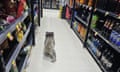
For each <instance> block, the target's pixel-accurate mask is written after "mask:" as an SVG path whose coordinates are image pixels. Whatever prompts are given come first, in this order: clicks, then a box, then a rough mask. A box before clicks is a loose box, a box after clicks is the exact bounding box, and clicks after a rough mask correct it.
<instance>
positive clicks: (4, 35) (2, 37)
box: [0, 11, 28, 44]
mask: <svg viewBox="0 0 120 72" xmlns="http://www.w3.org/2000/svg"><path fill="white" fill-rule="evenodd" d="M27 16H28V11H25V12H24V14H23V15H22V16H21V17H19V18H18V19H17V20H16V21H14V22H13V23H11V25H10V26H9V28H7V29H6V30H5V31H3V32H2V33H1V34H0V44H2V43H3V42H4V40H5V39H6V38H7V34H8V32H10V33H11V32H13V31H14V30H15V29H16V25H17V24H18V23H19V22H23V20H24V19H25V18H26V17H27Z"/></svg>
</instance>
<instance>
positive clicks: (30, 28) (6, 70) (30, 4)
mask: <svg viewBox="0 0 120 72" xmlns="http://www.w3.org/2000/svg"><path fill="white" fill-rule="evenodd" d="M2 2H3V1H2ZM6 2H7V1H6ZM17 2H18V3H17V4H18V5H19V3H21V4H22V2H21V0H20V1H17ZM40 2H41V1H39V0H35V1H34V0H29V1H28V0H26V1H24V2H23V4H25V3H26V4H25V6H24V7H23V12H22V14H21V16H20V17H15V20H14V21H13V22H11V23H10V24H9V25H7V27H6V28H5V29H4V30H2V31H1V32H0V47H1V45H2V44H3V43H4V42H5V41H6V40H8V45H9V47H10V45H12V46H13V47H10V48H11V49H10V48H9V49H8V51H9V50H10V51H9V52H8V53H7V49H4V48H3V49H0V54H1V58H0V63H1V64H0V72H11V69H12V70H13V68H14V69H16V70H18V72H23V70H24V69H25V67H26V64H27V61H28V59H29V56H30V52H31V49H32V46H33V45H35V32H34V30H35V27H34V26H35V25H34V24H35V23H34V17H35V16H37V18H38V23H37V24H38V25H39V26H40V18H41V16H42V15H41V14H42V13H41V12H42V9H41V8H42V7H41V6H42V5H41V4H42V3H40ZM3 3H4V2H3ZM18 5H17V6H18ZM18 8H19V7H18ZM36 9H37V10H36ZM16 10H17V9H16ZM21 10H22V7H21ZM22 24H23V25H22ZM17 29H18V30H20V31H18V32H17ZM20 32H21V33H20ZM17 33H19V34H18V35H17ZM8 35H9V36H8ZM22 35H23V37H22ZM17 36H19V37H17ZM20 36H21V38H20ZM9 39H13V40H10V41H9ZM19 39H21V40H20V41H19ZM14 41H15V42H14ZM14 43H15V44H14ZM27 47H28V49H27ZM29 47H30V48H29ZM25 48H26V49H25ZM4 50H5V51H4ZM25 50H27V51H25ZM2 52H3V53H2ZM6 53H7V54H6ZM24 54H25V55H24ZM6 55H7V56H8V57H6ZM4 56H5V57H6V58H5V57H4ZM5 59H6V60H5ZM12 72H13V71H12Z"/></svg>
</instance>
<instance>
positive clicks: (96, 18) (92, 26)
mask: <svg viewBox="0 0 120 72" xmlns="http://www.w3.org/2000/svg"><path fill="white" fill-rule="evenodd" d="M97 20H98V16H97V15H94V16H93V18H92V22H91V28H95V27H96V22H97Z"/></svg>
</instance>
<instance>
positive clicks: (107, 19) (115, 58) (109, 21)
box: [67, 0, 120, 72]
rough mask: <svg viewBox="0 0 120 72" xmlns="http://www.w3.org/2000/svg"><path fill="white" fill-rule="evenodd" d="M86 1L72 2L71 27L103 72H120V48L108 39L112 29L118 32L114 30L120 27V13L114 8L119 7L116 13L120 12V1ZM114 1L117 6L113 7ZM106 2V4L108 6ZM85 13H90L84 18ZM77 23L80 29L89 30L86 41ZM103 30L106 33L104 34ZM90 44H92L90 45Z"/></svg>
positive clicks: (73, 0) (77, 0)
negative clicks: (116, 26) (97, 54)
mask: <svg viewBox="0 0 120 72" xmlns="http://www.w3.org/2000/svg"><path fill="white" fill-rule="evenodd" d="M85 1H86V0H72V2H73V3H72V15H71V16H72V19H71V23H70V27H71V28H72V30H73V31H74V32H75V34H76V35H77V36H78V38H79V39H80V40H81V42H82V43H83V46H84V47H85V48H87V50H88V51H89V53H90V54H91V56H92V57H93V58H94V60H95V61H96V63H97V64H98V65H99V67H100V68H101V70H102V71H103V72H119V69H120V62H119V60H120V58H119V57H120V47H119V46H117V45H116V43H115V44H113V42H111V41H110V40H109V38H108V37H110V35H111V34H112V29H113V30H116V28H114V27H115V25H118V27H119V25H120V13H119V14H118V12H114V11H115V10H116V9H115V8H114V7H115V6H116V7H118V8H117V10H116V11H119V12H120V10H118V9H119V7H120V2H119V0H108V2H107V1H104V0H99V1H98V0H87V1H88V3H87V2H85ZM114 1H116V5H113V4H115V2H114ZM80 2H81V3H80ZM100 2H101V4H102V5H103V6H104V8H102V7H103V6H101V5H100ZM104 2H106V5H105V3H104ZM103 3H104V4H103ZM110 3H111V4H110ZM107 4H108V5H113V6H114V7H112V6H108V5H107ZM67 5H68V4H67ZM117 5H118V6H117ZM68 6H70V5H68ZM100 6H101V7H100ZM105 6H106V7H105ZM109 7H110V8H109ZM107 8H108V9H107ZM113 8H114V10H113ZM110 9H112V10H110ZM78 10H80V11H78ZM77 11H78V12H77ZM85 11H86V12H88V13H87V14H89V15H88V16H85V17H84V13H86V12H85ZM116 13H117V14H116ZM82 15H83V17H82ZM95 16H97V17H95ZM84 18H86V19H87V21H86V20H84ZM76 22H78V23H77V24H78V25H77V26H78V27H79V24H80V28H81V26H83V27H85V29H86V30H87V32H86V35H85V40H82V39H83V38H82V37H81V35H80V34H79V32H78V31H79V30H77V29H80V28H76V24H74V23H76ZM116 23H117V24H116ZM99 24H100V26H99ZM74 25H75V28H74ZM92 26H93V27H92ZM97 27H98V28H99V30H98V29H97ZM103 28H104V29H103ZM103 30H105V31H104V32H103ZM119 31H120V29H117V33H118V34H120V32H119ZM103 33H106V34H107V33H110V34H108V35H107V36H106V34H105V36H104V34H103ZM81 34H82V33H81ZM90 37H92V38H93V41H90V39H89V38H90ZM106 37H107V38H106ZM116 37H118V36H116ZM117 39H118V38H117ZM118 40H119V39H118ZM118 40H117V41H118ZM88 42H90V44H89V43H88ZM95 45H96V46H95ZM99 49H100V50H99ZM101 49H102V50H101ZM94 50H95V51H96V50H97V51H99V53H101V56H100V58H98V57H97V56H96V55H95V53H97V51H96V52H94ZM101 59H103V61H101Z"/></svg>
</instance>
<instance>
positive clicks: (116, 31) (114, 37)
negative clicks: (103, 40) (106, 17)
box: [110, 22, 120, 44]
mask: <svg viewBox="0 0 120 72" xmlns="http://www.w3.org/2000/svg"><path fill="white" fill-rule="evenodd" d="M119 25H120V23H118V22H116V23H115V26H114V27H113V29H112V32H111V35H110V41H111V42H112V43H113V44H116V41H117V36H118V35H119V30H120V28H119Z"/></svg>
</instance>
